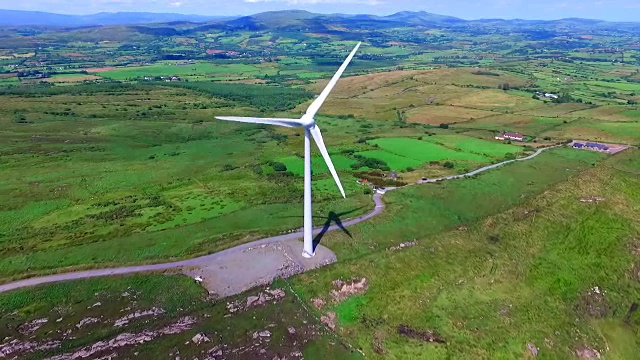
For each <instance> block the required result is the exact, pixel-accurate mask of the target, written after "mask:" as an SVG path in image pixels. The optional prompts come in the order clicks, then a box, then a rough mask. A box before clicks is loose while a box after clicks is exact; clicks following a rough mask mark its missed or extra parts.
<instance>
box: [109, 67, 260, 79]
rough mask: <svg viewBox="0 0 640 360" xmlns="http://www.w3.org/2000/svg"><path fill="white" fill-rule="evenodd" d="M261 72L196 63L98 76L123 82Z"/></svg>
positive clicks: (130, 70)
mask: <svg viewBox="0 0 640 360" xmlns="http://www.w3.org/2000/svg"><path fill="white" fill-rule="evenodd" d="M260 71H261V70H260V69H259V68H257V67H255V66H253V65H245V64H232V65H219V64H212V63H197V64H191V65H175V64H170V63H167V64H163V63H158V64H153V65H148V66H135V67H126V68H117V69H115V70H111V71H105V72H99V73H97V74H98V75H100V76H103V77H106V78H109V79H115V80H125V79H128V78H139V77H145V76H185V75H202V76H207V75H212V76H213V75H220V74H238V75H239V76H242V75H243V74H245V75H248V74H256V73H259V72H260Z"/></svg>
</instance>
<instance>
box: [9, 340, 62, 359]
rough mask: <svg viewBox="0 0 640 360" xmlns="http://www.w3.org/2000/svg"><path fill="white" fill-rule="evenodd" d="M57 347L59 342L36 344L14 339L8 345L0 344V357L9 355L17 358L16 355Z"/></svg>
mask: <svg viewBox="0 0 640 360" xmlns="http://www.w3.org/2000/svg"><path fill="white" fill-rule="evenodd" d="M59 346H60V341H49V342H46V343H37V342H31V341H26V342H22V341H20V340H17V339H14V340H11V341H10V342H8V343H4V344H0V357H8V356H9V355H13V356H14V358H17V355H20V354H24V353H27V352H34V351H40V350H49V349H55V348H57V347H59Z"/></svg>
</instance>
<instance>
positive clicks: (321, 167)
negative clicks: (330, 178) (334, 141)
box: [276, 155, 356, 176]
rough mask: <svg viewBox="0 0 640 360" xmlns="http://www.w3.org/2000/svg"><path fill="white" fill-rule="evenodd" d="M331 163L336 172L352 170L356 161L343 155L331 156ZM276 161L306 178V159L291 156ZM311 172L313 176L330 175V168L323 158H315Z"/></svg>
mask: <svg viewBox="0 0 640 360" xmlns="http://www.w3.org/2000/svg"><path fill="white" fill-rule="evenodd" d="M330 156H331V162H332V163H333V166H334V167H335V168H336V170H338V171H341V170H351V165H353V164H355V163H356V161H355V160H353V159H351V158H348V157H346V156H343V155H330ZM276 161H278V162H281V163H283V164H285V165H286V166H287V170H288V171H291V172H292V173H294V174H296V175H298V176H304V159H303V158H301V157H297V156H289V157H285V158H280V159H277V160H276ZM311 171H312V173H313V174H322V173H329V168H328V167H327V165H326V163H325V162H324V159H323V158H322V156H314V157H313V158H312V159H311Z"/></svg>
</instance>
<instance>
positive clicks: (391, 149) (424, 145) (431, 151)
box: [360, 138, 491, 169]
mask: <svg viewBox="0 0 640 360" xmlns="http://www.w3.org/2000/svg"><path fill="white" fill-rule="evenodd" d="M369 143H371V144H373V145H376V146H378V147H380V149H381V151H380V150H378V151H376V152H374V153H366V152H365V153H360V154H361V155H363V156H367V154H369V155H370V156H372V157H375V158H379V159H380V160H384V161H387V163H388V164H389V166H390V167H391V168H394V169H404V168H406V167H407V166H415V165H419V164H424V163H427V162H429V161H441V160H460V161H472V162H478V163H483V162H490V161H491V159H489V158H488V157H486V156H482V155H478V154H474V153H470V152H460V151H455V150H452V149H448V148H446V147H443V146H440V145H437V144H434V143H430V142H427V141H421V140H416V139H410V138H381V139H375V140H370V141H369ZM405 158H406V159H408V160H405ZM414 161H415V162H414ZM409 164H412V165H409Z"/></svg>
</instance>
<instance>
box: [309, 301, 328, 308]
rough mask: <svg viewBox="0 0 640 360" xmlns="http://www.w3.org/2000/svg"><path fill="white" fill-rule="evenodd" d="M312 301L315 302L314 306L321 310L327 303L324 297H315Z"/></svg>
mask: <svg viewBox="0 0 640 360" xmlns="http://www.w3.org/2000/svg"><path fill="white" fill-rule="evenodd" d="M311 303H312V304H313V306H315V307H316V309H318V310H321V309H322V308H323V307H324V306H325V305H327V302H326V301H324V299H322V298H314V299H311Z"/></svg>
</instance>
